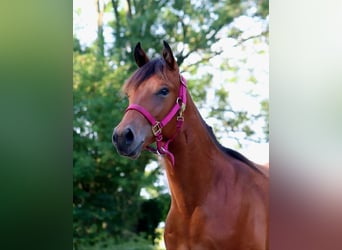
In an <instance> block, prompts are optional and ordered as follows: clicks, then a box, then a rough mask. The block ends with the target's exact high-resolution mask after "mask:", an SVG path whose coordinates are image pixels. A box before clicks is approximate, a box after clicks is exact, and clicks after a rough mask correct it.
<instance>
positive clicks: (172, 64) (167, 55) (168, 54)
mask: <svg viewBox="0 0 342 250" xmlns="http://www.w3.org/2000/svg"><path fill="white" fill-rule="evenodd" d="M163 43H164V49H163V58H164V60H165V62H166V64H167V66H168V67H169V68H170V69H172V70H173V69H175V68H176V60H175V58H174V57H173V54H172V50H171V48H170V46H169V44H168V43H167V42H165V41H163Z"/></svg>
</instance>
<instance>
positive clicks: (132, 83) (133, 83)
mask: <svg viewBox="0 0 342 250" xmlns="http://www.w3.org/2000/svg"><path fill="white" fill-rule="evenodd" d="M165 68H166V65H165V61H164V60H163V59H162V58H156V59H153V60H151V61H149V62H148V63H146V64H145V65H143V66H142V67H140V68H138V69H137V70H136V71H135V72H134V73H133V74H132V76H131V77H130V78H128V80H127V81H126V82H125V84H124V86H123V87H122V90H123V92H125V93H127V92H128V90H129V89H134V90H135V89H137V88H138V87H139V86H140V85H141V84H142V83H143V82H144V81H146V80H147V79H149V78H150V77H152V76H153V75H158V76H159V77H161V78H162V79H167V76H166V72H165Z"/></svg>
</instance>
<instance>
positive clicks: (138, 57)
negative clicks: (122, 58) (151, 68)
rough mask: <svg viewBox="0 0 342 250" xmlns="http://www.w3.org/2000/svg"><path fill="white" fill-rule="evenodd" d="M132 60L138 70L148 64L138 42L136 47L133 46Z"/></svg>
mask: <svg viewBox="0 0 342 250" xmlns="http://www.w3.org/2000/svg"><path fill="white" fill-rule="evenodd" d="M134 59H135V62H136V63H137V65H138V67H139V68H140V67H142V66H143V65H145V64H146V63H148V61H149V60H150V59H148V57H147V55H146V53H145V51H144V50H143V49H142V48H141V46H140V42H138V43H137V45H135V48H134Z"/></svg>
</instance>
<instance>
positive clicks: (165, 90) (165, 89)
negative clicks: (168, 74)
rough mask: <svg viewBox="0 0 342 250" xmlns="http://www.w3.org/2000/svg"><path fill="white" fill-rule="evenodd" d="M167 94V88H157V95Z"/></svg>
mask: <svg viewBox="0 0 342 250" xmlns="http://www.w3.org/2000/svg"><path fill="white" fill-rule="evenodd" d="M168 94H169V90H168V89H167V88H162V89H161V90H159V92H158V93H157V95H161V96H167V95H168Z"/></svg>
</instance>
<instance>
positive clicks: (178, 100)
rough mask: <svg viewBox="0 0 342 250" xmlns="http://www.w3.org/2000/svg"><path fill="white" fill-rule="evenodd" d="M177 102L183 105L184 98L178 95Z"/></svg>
mask: <svg viewBox="0 0 342 250" xmlns="http://www.w3.org/2000/svg"><path fill="white" fill-rule="evenodd" d="M176 103H177V104H179V105H181V104H182V103H183V100H182V98H180V97H177V99H176Z"/></svg>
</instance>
